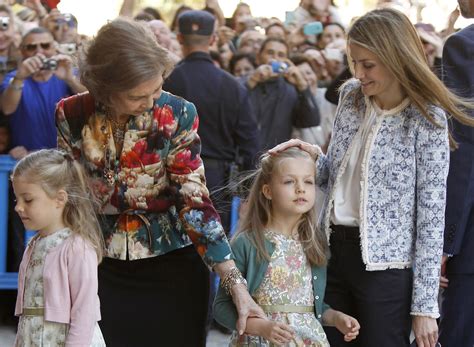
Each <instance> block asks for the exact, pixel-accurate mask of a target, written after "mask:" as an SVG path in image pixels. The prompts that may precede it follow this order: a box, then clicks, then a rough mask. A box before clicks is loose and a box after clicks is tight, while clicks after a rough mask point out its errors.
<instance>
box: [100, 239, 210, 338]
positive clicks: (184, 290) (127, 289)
mask: <svg viewBox="0 0 474 347" xmlns="http://www.w3.org/2000/svg"><path fill="white" fill-rule="evenodd" d="M208 296H209V271H208V270H207V268H206V266H205V265H204V263H203V261H202V259H201V257H200V256H199V255H198V254H197V252H196V251H195V249H194V247H193V246H188V247H185V248H183V249H179V250H176V251H173V252H170V253H167V254H164V255H161V256H158V257H153V258H147V259H140V260H133V261H124V260H117V259H111V258H104V260H103V261H102V263H101V264H100V266H99V297H100V303H101V314H102V320H101V321H100V322H99V325H100V328H101V330H102V333H103V335H104V338H105V342H106V344H107V346H108V347H122V346H123V347H134V346H137V347H138V346H173V347H188V346H196V347H204V346H205V345H206V329H205V324H206V316H207V307H208Z"/></svg>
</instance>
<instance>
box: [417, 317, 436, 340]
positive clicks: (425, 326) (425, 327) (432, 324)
mask: <svg viewBox="0 0 474 347" xmlns="http://www.w3.org/2000/svg"><path fill="white" fill-rule="evenodd" d="M412 320H413V323H412V327H413V332H414V333H415V338H416V345H417V347H435V346H436V342H437V341H438V325H437V324H436V319H434V318H431V317H425V316H413V319H412Z"/></svg>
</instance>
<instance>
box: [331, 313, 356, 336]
mask: <svg viewBox="0 0 474 347" xmlns="http://www.w3.org/2000/svg"><path fill="white" fill-rule="evenodd" d="M334 325H335V326H336V328H337V330H339V331H340V332H341V333H342V334H343V335H344V341H346V342H349V341H352V340H354V339H355V338H356V337H357V335H359V330H360V324H359V322H358V321H357V319H355V318H354V317H351V316H349V315H347V314H345V313H342V312H340V311H337V312H336V314H335V315H334Z"/></svg>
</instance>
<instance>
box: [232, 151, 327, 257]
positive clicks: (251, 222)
mask: <svg viewBox="0 0 474 347" xmlns="http://www.w3.org/2000/svg"><path fill="white" fill-rule="evenodd" d="M288 158H293V159H297V158H298V159H303V160H312V159H311V157H310V155H309V154H308V153H307V152H305V151H303V150H301V149H299V148H297V147H292V148H288V149H286V150H285V151H282V152H280V153H278V154H276V155H270V154H268V153H265V154H263V155H262V156H261V157H260V164H259V166H258V167H257V169H256V170H255V171H254V172H253V173H251V174H250V175H249V176H248V177H246V178H245V179H244V181H246V180H247V179H252V185H251V187H250V191H249V194H248V198H247V207H246V210H245V212H244V215H243V216H242V218H241V220H240V223H239V226H238V229H237V233H236V235H235V237H237V236H238V235H239V234H240V233H247V234H248V235H249V236H250V239H251V241H252V242H253V243H254V245H255V247H256V248H257V255H258V258H259V259H260V260H262V259H266V260H270V255H269V254H268V253H267V251H266V249H265V237H264V231H265V229H266V227H267V225H268V224H269V223H270V222H271V218H272V204H271V200H268V199H267V198H266V197H265V196H264V195H263V192H262V187H263V185H264V184H268V183H270V181H271V179H272V175H273V174H274V173H275V172H276V171H277V170H278V169H279V164H280V163H281V161H282V160H285V159H288ZM315 174H316V166H315ZM315 189H316V187H315ZM298 235H299V238H300V241H301V243H302V244H303V249H304V252H305V254H306V257H307V258H308V260H309V262H310V264H311V265H317V266H324V265H326V264H327V259H328V243H327V239H326V236H325V235H323V234H322V233H321V232H320V231H319V230H318V229H317V228H316V211H315V209H314V208H311V209H310V210H309V211H308V212H306V213H304V214H303V216H302V217H301V219H300V221H299V223H298Z"/></svg>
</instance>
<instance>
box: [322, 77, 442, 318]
mask: <svg viewBox="0 0 474 347" xmlns="http://www.w3.org/2000/svg"><path fill="white" fill-rule="evenodd" d="M365 105H366V100H365V97H364V96H363V94H362V93H361V91H360V83H359V82H358V81H357V80H355V79H352V80H349V81H348V82H346V84H345V85H344V86H343V88H342V92H341V97H340V102H339V106H338V109H337V112H336V118H335V123H334V129H333V135H332V138H331V143H330V145H329V148H328V152H327V154H326V155H322V156H320V157H319V159H318V161H317V162H316V165H317V184H318V185H319V186H320V187H321V188H322V189H323V190H324V191H326V193H327V194H326V197H325V201H324V203H323V208H322V212H321V215H320V220H319V224H320V228H321V230H324V231H325V232H326V235H327V237H328V239H329V236H330V233H331V229H330V215H331V213H330V212H331V209H332V208H333V202H334V191H335V187H336V186H337V184H338V183H339V180H340V176H341V174H342V173H343V172H344V170H345V167H346V165H347V161H348V159H349V156H350V150H351V143H352V140H353V138H354V136H355V135H356V133H357V131H358V129H359V127H360V125H361V122H362V119H363V117H364V114H365V110H366V106H365ZM428 111H429V114H430V115H431V116H432V117H433V118H434V120H435V121H436V123H437V124H438V125H440V126H436V125H435V124H432V123H431V122H429V121H428V120H427V119H426V118H425V117H423V116H422V114H421V112H420V111H419V110H418V109H417V108H416V107H415V106H414V105H413V104H411V103H410V104H409V105H408V106H407V107H406V108H404V109H402V110H401V111H400V112H399V113H396V114H391V115H385V116H383V115H382V116H380V117H379V116H378V117H377V120H376V123H375V125H374V126H373V128H372V129H371V131H370V134H369V138H368V140H367V144H366V146H365V148H364V155H363V158H364V159H363V162H362V165H361V167H362V172H361V182H360V184H361V195H360V235H361V252H362V260H363V262H364V264H365V265H366V269H367V270H368V271H374V270H385V269H391V268H409V267H413V268H414V277H413V293H412V306H411V314H412V315H423V316H430V317H433V318H437V317H438V316H439V310H438V303H437V297H438V286H439V276H440V264H441V256H442V251H443V231H444V213H445V204H446V178H447V175H448V167H449V140H448V129H447V119H446V114H445V112H444V111H443V110H442V109H441V108H439V107H436V106H430V107H429V109H428Z"/></svg>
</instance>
